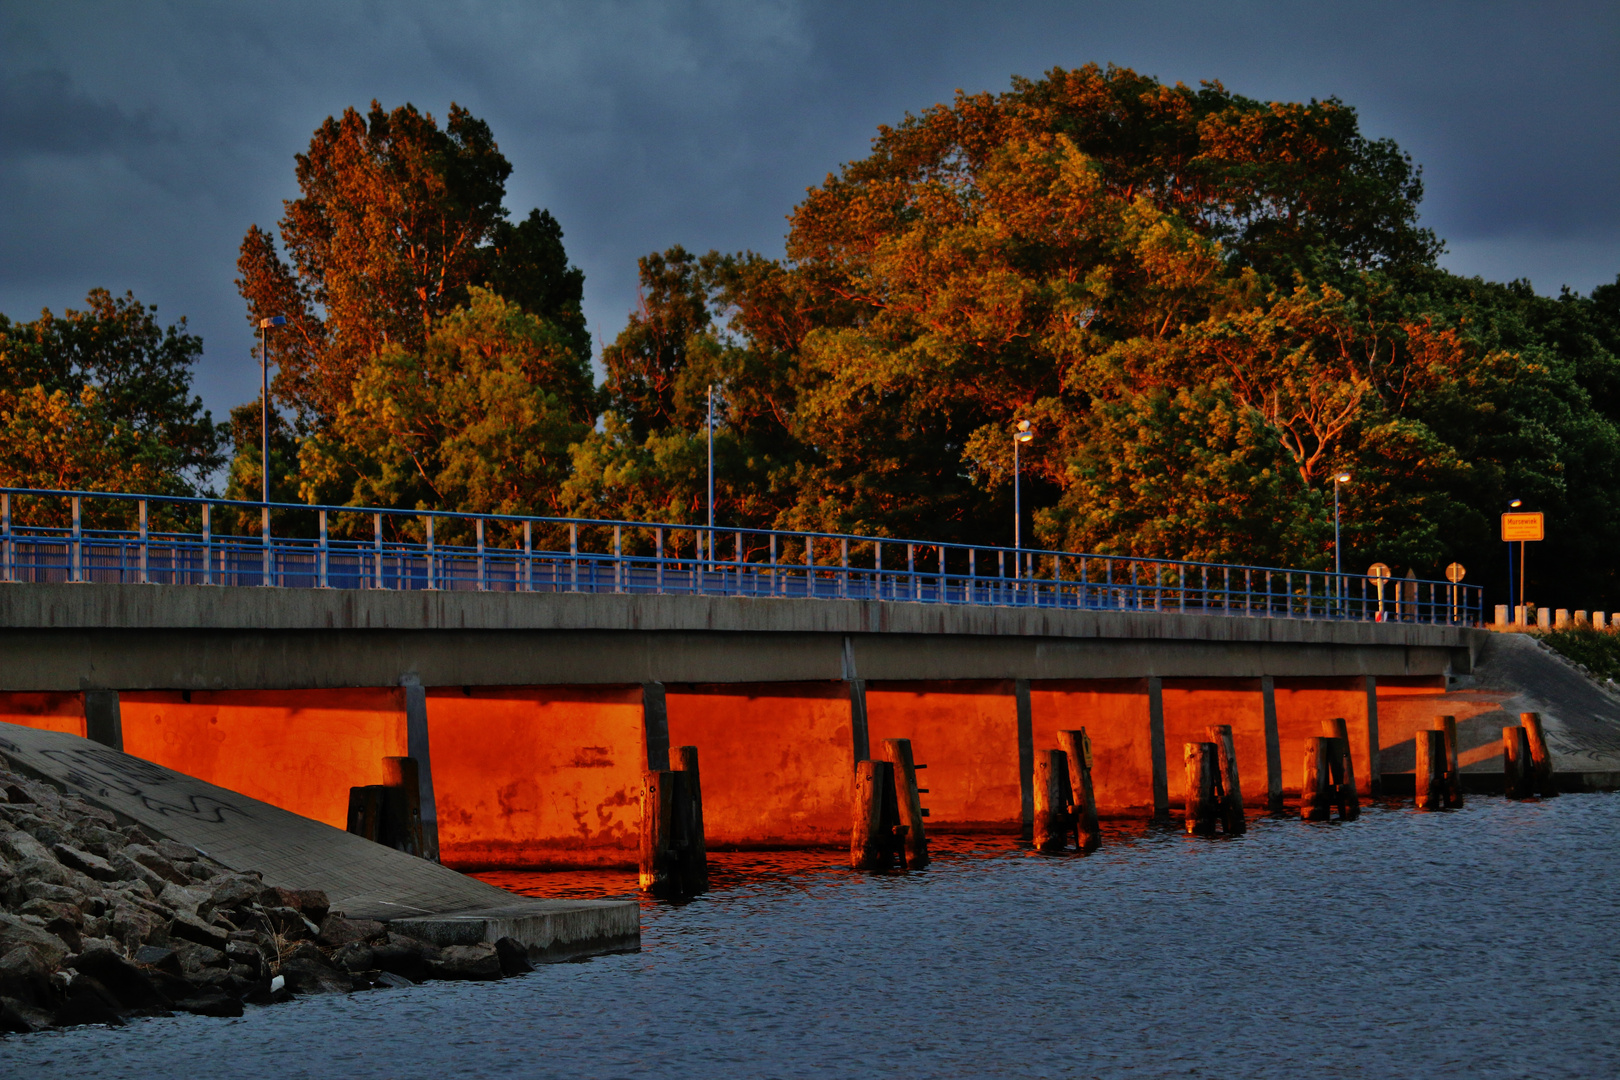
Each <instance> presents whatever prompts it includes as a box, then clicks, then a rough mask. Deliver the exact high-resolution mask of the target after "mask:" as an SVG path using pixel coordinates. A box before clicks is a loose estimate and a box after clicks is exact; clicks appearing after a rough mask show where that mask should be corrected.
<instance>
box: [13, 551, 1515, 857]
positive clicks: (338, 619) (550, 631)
mask: <svg viewBox="0 0 1620 1080" xmlns="http://www.w3.org/2000/svg"><path fill="white" fill-rule="evenodd" d="M1488 636H1489V635H1488V633H1487V632H1484V631H1478V630H1473V629H1468V628H1464V627H1461V626H1446V625H1433V624H1426V623H1402V622H1386V623H1376V622H1365V621H1333V620H1306V619H1296V618H1264V617H1232V616H1230V615H1221V614H1213V615H1212V614H1193V613H1182V612H1179V611H1139V610H1132V611H1097V610H1073V609H1049V608H1030V607H990V606H984V605H979V606H969V605H954V604H935V603H913V602H896V601H892V600H890V601H883V602H873V601H860V600H831V599H788V598H736V597H714V596H691V595H648V594H603V593H598V594H585V595H581V594H569V593H511V592H507V593H501V592H476V591H438V592H434V591H413V592H391V591H387V590H375V589H366V590H332V589H289V588H243V587H229V588H226V587H218V586H185V585H120V584H96V583H74V584H3V585H0V720H9V721H11V722H14V723H21V724H27V725H30V726H34V727H52V728H56V729H58V730H62V731H67V732H70V733H74V734H81V735H87V736H89V737H90V738H91V739H93V740H96V741H100V742H103V743H106V744H108V745H111V746H115V747H120V748H122V749H125V750H127V751H129V752H130V753H131V754H134V755H136V756H138V757H141V758H143V759H146V760H149V761H153V762H156V763H159V764H162V765H166V766H168V767H170V768H173V769H177V770H179V771H181V772H184V773H188V774H191V775H195V776H198V777H201V778H203V779H204V780H208V781H210V782H212V783H214V784H217V785H219V786H221V787H224V788H228V789H231V790H234V791H238V792H242V793H244V794H247V795H249V796H251V797H254V798H257V799H261V800H263V801H265V802H269V803H272V804H274V805H276V806H280V807H283V808H285V809H287V810H290V811H293V812H295V813H298V814H301V815H304V816H307V817H310V818H313V819H315V820H318V821H324V822H327V823H329V824H333V825H338V826H341V825H342V824H343V821H344V817H345V813H346V800H347V793H348V789H349V788H350V787H351V786H358V785H364V784H374V783H381V782H382V779H381V772H382V759H383V758H384V757H387V756H398V755H404V754H409V755H410V756H412V757H415V758H416V759H417V760H418V762H419V763H420V766H421V771H422V775H423V780H424V784H425V790H424V793H423V794H424V798H423V816H424V823H425V824H426V825H427V826H429V828H430V829H431V830H432V831H433V832H434V833H436V835H437V838H438V839H437V842H438V844H439V848H440V850H441V852H442V854H443V857H444V859H445V861H446V862H447V863H449V864H451V865H456V866H461V867H466V868H472V867H496V866H534V865H542V866H544V865H612V864H630V863H633V862H634V861H635V857H636V856H635V850H636V837H637V832H638V829H639V814H640V810H639V785H640V779H641V773H642V771H643V770H644V769H646V768H649V767H655V768H656V767H664V765H665V764H666V763H667V755H668V747H669V746H670V745H694V746H697V747H698V748H699V751H700V754H701V758H702V767H703V788H704V796H705V823H706V825H707V827H708V830H709V834H710V844H711V846H713V847H717V848H718V847H728V846H730V847H771V846H801V845H805V844H823V843H824V844H839V843H845V842H847V837H848V828H849V799H850V784H851V774H852V767H851V766H852V763H853V762H854V761H857V760H860V759H861V758H864V757H866V756H868V755H869V754H870V752H871V749H872V747H874V746H875V745H877V744H878V742H879V741H880V740H882V739H885V738H909V739H911V740H912V742H913V744H914V747H915V749H916V752H917V756H918V759H919V760H920V761H922V762H923V763H925V764H927V765H929V767H930V771H929V772H928V773H927V774H926V775H927V779H928V787H929V788H930V794H929V796H928V798H927V800H926V801H927V804H928V806H929V808H930V810H931V817H930V821H932V822H933V823H934V824H936V825H938V826H940V827H943V828H950V829H976V828H987V829H1014V830H1016V829H1019V828H1021V827H1023V826H1025V825H1027V823H1028V822H1029V821H1030V818H1031V814H1032V799H1033V795H1032V791H1033V786H1032V785H1033V781H1032V770H1033V758H1034V753H1035V750H1036V749H1037V748H1039V747H1046V746H1052V745H1055V744H1056V732H1057V731H1058V730H1060V729H1064V728H1072V727H1082V726H1083V727H1085V728H1086V729H1087V730H1088V732H1089V733H1090V735H1091V739H1092V743H1093V747H1094V751H1095V768H1094V772H1095V777H1096V784H1097V797H1098V801H1099V806H1100V808H1101V809H1102V810H1103V812H1104V813H1111V814H1119V815H1127V814H1129V815H1134V814H1153V813H1165V812H1168V810H1169V808H1170V807H1171V806H1173V805H1174V804H1175V803H1176V802H1178V801H1179V800H1180V798H1181V797H1182V787H1183V784H1184V778H1183V770H1182V768H1181V744H1182V742H1184V741H1189V740H1195V739H1202V738H1204V730H1205V728H1206V726H1207V725H1209V724H1213V723H1226V724H1230V725H1232V727H1233V731H1234V740H1235V743H1236V749H1237V753H1238V758H1239V763H1240V768H1241V771H1242V773H1243V776H1244V783H1243V788H1244V792H1245V795H1246V796H1247V797H1248V798H1249V799H1250V800H1251V801H1253V802H1256V803H1260V804H1264V803H1265V802H1266V801H1267V800H1268V799H1269V798H1272V797H1280V796H1282V795H1284V794H1286V793H1287V792H1289V791H1291V790H1297V788H1298V785H1299V778H1300V771H1301V769H1300V763H1301V761H1302V758H1303V752H1304V740H1305V739H1307V738H1309V737H1311V736H1313V735H1317V734H1320V724H1321V721H1322V720H1324V719H1329V718H1332V717H1344V718H1345V719H1346V721H1347V723H1348V726H1349V730H1350V733H1351V739H1352V743H1353V746H1352V751H1353V753H1354V755H1355V758H1356V774H1357V777H1358V780H1359V781H1360V782H1361V784H1362V787H1363V789H1364V790H1365V791H1368V792H1370V791H1371V790H1372V789H1373V788H1375V787H1376V786H1377V785H1378V784H1379V783H1380V777H1381V769H1382V768H1383V766H1384V764H1385V763H1386V762H1394V761H1397V760H1398V759H1399V756H1400V754H1401V751H1402V746H1401V740H1402V739H1404V740H1405V745H1406V746H1408V747H1409V746H1410V742H1411V725H1410V724H1406V725H1405V726H1397V727H1396V728H1395V729H1394V731H1395V735H1394V736H1393V740H1394V741H1391V740H1392V736H1391V735H1390V734H1389V733H1381V731H1380V723H1379V717H1380V712H1381V710H1382V711H1384V712H1386V713H1391V712H1393V713H1397V714H1399V715H1401V716H1403V717H1408V718H1410V717H1416V716H1419V715H1421V714H1426V713H1428V712H1435V711H1446V710H1445V708H1443V707H1441V698H1442V697H1443V696H1444V695H1445V694H1446V690H1447V686H1448V680H1452V681H1454V680H1457V679H1460V678H1466V677H1467V675H1468V673H1469V672H1470V671H1471V670H1472V668H1473V663H1474V657H1475V655H1476V653H1477V652H1478V650H1479V649H1480V648H1481V646H1482V644H1483V642H1484V641H1485V640H1486V639H1487V638H1488ZM1408 767H1409V766H1408Z"/></svg>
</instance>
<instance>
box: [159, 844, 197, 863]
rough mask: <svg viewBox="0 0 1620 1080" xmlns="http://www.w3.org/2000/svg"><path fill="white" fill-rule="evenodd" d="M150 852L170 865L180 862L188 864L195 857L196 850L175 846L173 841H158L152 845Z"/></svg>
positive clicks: (184, 846) (180, 845)
mask: <svg viewBox="0 0 1620 1080" xmlns="http://www.w3.org/2000/svg"><path fill="white" fill-rule="evenodd" d="M152 850H153V851H156V852H157V853H158V854H159V855H161V856H163V857H164V858H165V859H168V860H169V861H170V862H171V863H179V862H181V861H182V860H184V861H187V862H190V861H191V860H193V859H195V858H196V857H197V849H196V848H194V847H188V846H187V845H185V844H177V843H175V842H174V841H173V840H159V841H158V842H157V843H155V844H153V845H152Z"/></svg>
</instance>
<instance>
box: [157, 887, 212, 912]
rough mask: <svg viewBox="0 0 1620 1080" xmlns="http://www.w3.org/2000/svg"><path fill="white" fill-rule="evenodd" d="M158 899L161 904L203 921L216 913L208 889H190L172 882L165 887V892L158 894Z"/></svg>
mask: <svg viewBox="0 0 1620 1080" xmlns="http://www.w3.org/2000/svg"><path fill="white" fill-rule="evenodd" d="M157 899H158V903H160V904H163V905H166V906H167V907H172V908H174V909H175V910H176V911H184V912H186V913H187V914H190V915H195V916H197V918H199V919H203V920H206V919H207V918H208V916H210V915H212V914H213V913H214V897H213V894H212V893H210V892H209V891H208V890H206V889H193V888H188V887H187V886H185V885H176V884H175V883H174V882H172V881H171V882H168V883H167V884H165V885H164V886H163V891H162V892H160V893H158V895H157Z"/></svg>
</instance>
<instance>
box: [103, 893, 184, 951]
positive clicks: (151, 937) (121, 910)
mask: <svg viewBox="0 0 1620 1080" xmlns="http://www.w3.org/2000/svg"><path fill="white" fill-rule="evenodd" d="M108 929H109V930H110V931H111V932H112V935H113V937H115V938H117V939H118V940H119V941H121V942H123V943H124V947H125V948H126V949H128V950H129V951H130V952H134V951H135V950H136V949H138V948H140V947H141V946H142V945H167V944H168V943H169V924H168V923H167V922H165V921H164V920H162V919H160V918H158V917H157V916H156V915H154V914H152V913H151V912H150V911H147V910H146V909H145V908H143V907H141V906H139V905H137V904H130V903H117V904H114V906H113V909H112V915H111V917H110V918H109V919H108Z"/></svg>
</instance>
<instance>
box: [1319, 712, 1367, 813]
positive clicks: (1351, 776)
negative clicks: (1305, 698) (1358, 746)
mask: <svg viewBox="0 0 1620 1080" xmlns="http://www.w3.org/2000/svg"><path fill="white" fill-rule="evenodd" d="M1322 734H1323V735H1326V736H1328V737H1329V738H1331V739H1332V740H1333V746H1332V748H1330V749H1329V751H1328V771H1329V774H1330V780H1331V784H1330V787H1329V791H1330V793H1331V797H1332V801H1333V805H1335V806H1337V807H1338V808H1339V820H1340V821H1354V820H1356V818H1358V817H1360V816H1361V796H1360V795H1358V794H1356V763H1355V760H1354V759H1353V758H1352V757H1351V756H1350V732H1349V730H1348V729H1347V728H1346V727H1345V724H1344V717H1342V716H1337V717H1334V718H1333V719H1332V720H1324V721H1322Z"/></svg>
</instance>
